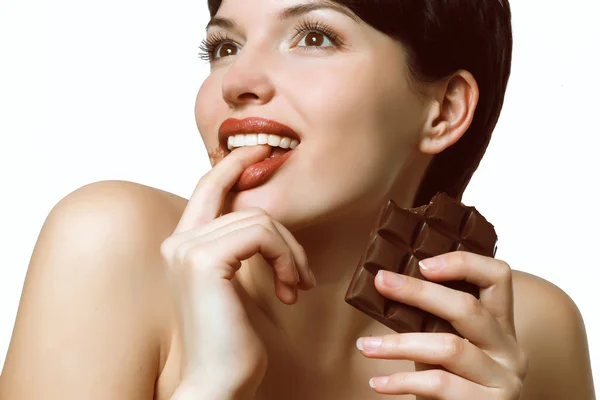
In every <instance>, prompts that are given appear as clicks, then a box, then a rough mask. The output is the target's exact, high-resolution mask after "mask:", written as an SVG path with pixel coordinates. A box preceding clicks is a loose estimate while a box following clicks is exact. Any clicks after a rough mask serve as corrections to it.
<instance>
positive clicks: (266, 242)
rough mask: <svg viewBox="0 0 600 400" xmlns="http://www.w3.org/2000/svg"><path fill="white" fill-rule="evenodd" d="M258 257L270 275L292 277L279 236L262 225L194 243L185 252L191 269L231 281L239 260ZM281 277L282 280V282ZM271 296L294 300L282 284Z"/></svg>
mask: <svg viewBox="0 0 600 400" xmlns="http://www.w3.org/2000/svg"><path fill="white" fill-rule="evenodd" d="M257 253H259V254H261V255H262V256H263V257H264V259H265V260H266V261H267V262H268V263H269V265H271V266H272V268H273V271H274V275H275V276H277V277H278V278H279V279H280V280H284V281H285V280H287V281H289V276H290V272H291V274H292V275H293V276H294V280H295V273H294V272H293V271H294V270H295V266H294V257H293V254H292V251H291V249H290V248H289V246H288V245H287V244H286V243H285V241H284V240H283V238H282V237H281V235H279V234H278V233H275V232H273V231H271V230H270V229H268V228H266V227H265V226H263V225H260V224H256V225H250V226H247V227H244V228H241V229H238V230H235V231H232V232H229V233H227V234H225V235H223V236H221V237H219V238H216V239H215V240H213V241H210V242H205V243H202V244H198V245H197V246H196V247H194V248H192V249H189V251H188V252H187V260H189V262H191V263H192V265H194V266H206V267H207V270H210V272H211V274H216V277H217V278H222V279H228V280H230V279H232V278H233V276H234V275H235V273H236V272H237V270H238V269H239V268H240V266H241V263H242V261H243V260H247V259H248V258H250V257H252V256H253V255H254V254H257ZM282 277H284V278H283V279H282ZM275 294H276V295H277V297H279V299H280V300H281V301H282V302H284V303H286V304H293V303H294V302H295V301H296V292H295V290H294V288H292V287H288V286H286V285H280V286H276V287H275Z"/></svg>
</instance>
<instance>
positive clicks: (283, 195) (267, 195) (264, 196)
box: [225, 176, 368, 232]
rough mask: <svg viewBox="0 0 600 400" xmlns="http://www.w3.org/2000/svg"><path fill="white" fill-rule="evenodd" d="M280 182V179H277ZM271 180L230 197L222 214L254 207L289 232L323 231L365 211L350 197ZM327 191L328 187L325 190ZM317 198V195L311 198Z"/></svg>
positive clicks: (362, 205) (362, 206) (337, 192)
mask: <svg viewBox="0 0 600 400" xmlns="http://www.w3.org/2000/svg"><path fill="white" fill-rule="evenodd" d="M281 178H283V176H282V177H281ZM286 183H287V182H286V181H284V182H283V184H282V183H281V182H278V179H272V180H270V181H267V182H266V183H265V184H263V185H261V186H258V187H256V188H253V189H250V190H246V191H243V192H237V193H232V194H230V201H229V203H228V206H227V207H226V210H225V211H226V212H235V211H241V210H244V209H248V208H253V207H258V208H261V209H263V210H265V211H266V212H267V214H269V215H270V216H271V217H272V218H274V219H275V220H276V221H278V222H280V223H281V224H283V225H284V226H285V227H286V228H287V229H288V230H290V231H291V232H295V231H296V232H297V231H300V230H304V229H311V228H318V227H319V226H321V227H323V226H325V225H329V224H335V223H336V221H338V222H339V221H340V220H347V219H348V218H356V217H357V216H358V214H360V213H361V211H362V212H365V211H367V210H368V207H365V206H366V204H362V203H361V204H358V202H356V201H351V198H353V196H345V197H344V196H342V194H341V193H340V191H339V190H337V191H335V192H333V193H332V192H331V191H327V190H315V188H314V187H313V188H312V189H311V190H310V191H306V190H301V187H302V185H301V184H300V183H298V182H296V183H294V184H293V185H289V184H286ZM329 187H331V186H329ZM315 194H318V195H315Z"/></svg>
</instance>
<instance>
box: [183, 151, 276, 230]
mask: <svg viewBox="0 0 600 400" xmlns="http://www.w3.org/2000/svg"><path fill="white" fill-rule="evenodd" d="M270 151H271V147H270V146H267V145H261V146H244V147H239V148H237V149H235V150H233V151H232V152H231V153H229V155H227V157H225V158H224V159H223V160H222V161H221V162H220V163H219V164H217V165H216V166H215V167H214V168H213V169H211V170H210V171H208V172H207V173H206V174H205V175H204V176H203V177H202V178H200V180H199V181H198V184H197V185H196V189H194V193H192V196H191V197H190V201H189V202H188V205H187V207H186V208H185V211H184V212H183V215H182V217H181V219H180V220H179V224H177V228H175V232H174V233H179V232H183V231H187V230H189V229H191V228H193V227H194V226H197V225H199V224H204V223H206V222H208V221H211V220H213V219H215V218H217V217H218V216H219V214H220V213H221V209H222V207H223V203H224V201H225V196H226V195H227V192H229V190H230V189H231V188H232V187H233V185H234V184H235V182H236V181H237V180H238V179H239V177H240V176H241V175H242V172H244V170H245V169H246V168H247V167H249V166H250V165H252V164H254V163H257V162H259V161H262V160H264V159H265V157H267V156H268V155H269V152H270Z"/></svg>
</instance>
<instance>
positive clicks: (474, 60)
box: [208, 0, 513, 207]
mask: <svg viewBox="0 0 600 400" xmlns="http://www.w3.org/2000/svg"><path fill="white" fill-rule="evenodd" d="M332 1H334V2H335V3H338V4H341V5H343V6H345V7H347V8H348V9H350V10H351V11H352V12H354V13H355V14H356V15H357V16H358V17H360V18H361V19H362V20H363V21H364V22H365V23H367V24H368V25H370V26H372V27H373V28H375V29H377V30H379V31H380V32H382V33H384V34H386V35H388V36H390V37H392V38H393V39H395V40H397V41H398V42H400V43H401V44H402V45H403V46H404V48H405V51H406V56H407V69H408V72H409V75H410V78H411V79H412V80H413V81H414V82H415V83H419V82H421V83H425V82H429V83H432V82H436V81H439V80H441V79H444V78H447V77H449V76H451V75H452V74H454V73H455V72H456V71H458V70H461V69H463V70H466V71H469V72H470V73H471V74H472V75H473V77H474V78H475V80H476V81H477V85H478V87H479V102H478V104H477V107H476V110H475V113H474V115H473V121H472V123H471V125H470V126H469V128H468V129H467V131H466V132H465V134H464V135H463V136H462V137H461V138H460V139H459V140H458V141H457V142H456V143H455V144H453V145H452V146H450V147H449V148H447V149H445V150H444V151H442V152H441V153H439V154H436V155H434V156H433V158H432V160H431V162H430V164H429V166H428V168H427V170H426V171H425V175H424V177H423V180H422V182H421V184H420V186H419V188H418V190H417V193H416V196H415V199H414V202H413V207H417V206H420V205H423V204H427V203H429V201H430V199H431V198H432V197H433V196H434V195H435V194H436V193H437V192H446V193H447V194H448V195H450V196H452V197H454V198H456V199H457V200H461V198H462V194H463V192H464V190H465V188H466V187H467V185H468V183H469V181H470V180H471V177H472V176H473V173H474V172H475V170H476V169H477V167H478V166H479V163H480V161H481V159H482V157H483V155H484V153H485V151H486V149H487V146H488V144H489V141H490V138H491V135H492V131H493V130H494V128H495V126H496V123H497V122H498V118H499V116H500V111H501V109H502V105H503V103H504V96H505V93H506V87H507V84H508V78H509V76H510V69H511V59H512V46H513V40H512V24H511V10H510V5H509V3H508V0H377V1H375V0H332ZM220 5H221V0H208V8H209V12H210V15H211V17H213V16H214V15H215V14H216V13H217V10H218V9H219V7H220Z"/></svg>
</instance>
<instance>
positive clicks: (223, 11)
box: [206, 0, 360, 30]
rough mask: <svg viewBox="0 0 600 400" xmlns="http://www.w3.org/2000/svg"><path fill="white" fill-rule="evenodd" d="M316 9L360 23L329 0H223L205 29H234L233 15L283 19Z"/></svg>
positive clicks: (236, 16) (340, 5)
mask: <svg viewBox="0 0 600 400" xmlns="http://www.w3.org/2000/svg"><path fill="white" fill-rule="evenodd" d="M211 4H214V3H211ZM316 10H331V11H337V12H339V13H341V14H344V15H346V16H348V17H350V18H351V19H353V20H355V21H356V22H359V23H360V18H359V17H358V16H357V15H356V14H354V13H353V12H352V11H351V10H350V9H349V8H347V7H345V6H343V5H342V4H340V3H338V2H335V1H331V0H224V1H223V2H221V3H220V7H219V8H218V10H217V12H216V13H215V15H214V16H213V17H212V18H211V20H210V21H209V23H208V25H207V26H206V30H208V28H210V27H211V26H221V27H223V28H227V29H232V30H233V29H235V23H234V21H233V18H234V17H235V18H241V17H245V18H252V19H256V18H258V17H260V18H265V17H267V18H270V19H275V20H279V21H285V20H288V19H291V18H294V17H298V16H300V15H303V14H306V13H309V12H311V11H316ZM212 12H214V10H212Z"/></svg>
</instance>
